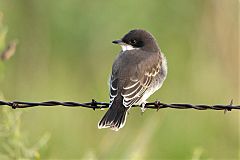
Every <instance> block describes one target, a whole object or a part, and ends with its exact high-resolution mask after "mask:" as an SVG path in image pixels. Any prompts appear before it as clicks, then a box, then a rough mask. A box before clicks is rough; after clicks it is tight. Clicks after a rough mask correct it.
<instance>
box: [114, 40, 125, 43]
mask: <svg viewBox="0 0 240 160" xmlns="http://www.w3.org/2000/svg"><path fill="white" fill-rule="evenodd" d="M112 43H114V44H122V43H123V41H122V40H115V41H112Z"/></svg>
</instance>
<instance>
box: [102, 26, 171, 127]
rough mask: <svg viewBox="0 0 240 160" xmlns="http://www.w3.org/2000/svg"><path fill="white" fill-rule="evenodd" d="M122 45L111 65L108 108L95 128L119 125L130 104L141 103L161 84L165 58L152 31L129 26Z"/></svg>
mask: <svg viewBox="0 0 240 160" xmlns="http://www.w3.org/2000/svg"><path fill="white" fill-rule="evenodd" d="M112 43H114V44H118V45H120V46H121V48H122V50H121V51H120V53H119V54H118V56H117V58H116V59H115V61H114V63H113V65H112V72H111V76H110V82H109V85H110V86H109V88H110V103H109V109H108V111H107V112H106V113H105V115H104V116H103V118H102V119H101V120H100V121H99V123H98V128H99V129H102V128H110V129H112V130H114V131H118V130H119V129H121V128H122V127H123V126H124V125H125V123H126V118H127V114H128V111H129V109H130V108H131V106H133V105H140V106H142V111H144V106H145V104H146V103H147V101H146V100H147V99H148V98H149V97H150V96H151V95H152V94H153V93H154V92H155V91H157V90H158V89H159V88H161V86H162V84H163V82H164V80H165V79H166V76H167V60H166V57H165V56H164V54H163V53H162V52H161V50H160V48H159V46H158V44H157V42H156V40H155V38H154V37H153V35H152V34H151V33H150V32H148V31H146V30H143V29H133V30H130V31H129V32H128V33H127V34H126V35H124V36H123V38H121V39H120V40H114V41H112Z"/></svg>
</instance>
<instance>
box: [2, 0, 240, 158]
mask: <svg viewBox="0 0 240 160" xmlns="http://www.w3.org/2000/svg"><path fill="white" fill-rule="evenodd" d="M238 6H239V5H238V2H237V0H225V1H224V0H181V1H179V0H142V1H137V0H132V1H129V0H121V1H119V0H111V1H110V0H108V1H99V0H95V1H86V0H72V1H67V0H51V1H49V0H41V1H36V0H35V1H32V0H24V1H19V0H11V1H7V0H0V11H1V12H2V13H3V14H4V24H5V25H4V27H1V28H2V29H0V30H2V32H1V34H0V35H2V36H1V37H2V38H0V46H1V47H2V48H1V47H0V50H1V49H3V48H4V47H6V41H8V39H15V38H17V39H18V40H19V44H18V46H17V50H16V53H15V55H14V56H13V57H12V58H11V59H10V60H9V61H5V62H4V63H3V62H0V76H2V78H1V79H0V90H1V91H2V93H4V96H5V97H6V99H8V100H10V101H11V100H21V101H45V100H60V101H65V100H66V101H79V102H86V101H90V100H91V99H92V98H95V99H96V100H98V101H108V100H109V96H108V91H109V89H108V85H107V81H108V77H109V73H110V71H111V65H112V62H113V60H114V58H115V57H116V55H117V54H118V52H119V51H120V48H119V47H117V46H115V45H112V44H111V41H112V40H115V39H118V38H120V37H121V36H122V35H123V34H125V33H126V32H128V31H129V30H130V29H133V28H143V29H146V30H148V31H150V32H151V33H152V34H153V35H154V36H155V38H156V39H157V41H158V43H159V45H160V48H161V50H162V51H163V52H164V53H165V55H166V57H167V59H168V68H169V72H168V77H167V79H166V81H165V83H164V84H163V87H162V88H161V90H160V91H158V92H157V93H155V94H154V95H153V96H152V97H151V98H150V99H149V101H154V100H156V99H158V100H161V101H163V102H166V103H171V102H172V103H175V102H179V103H181V102H183V103H185V102H186V103H197V104H199V103H207V104H218V103H219V104H227V103H229V102H230V100H231V99H234V104H239V103H240V101H239V93H238V87H239V78H238V76H239V66H238V65H239V62H238V61H239V55H238V46H239V40H238V39H239V38H238V35H239V34H238V32H239V31H238V30H239V25H238V17H237V15H238ZM6 25H7V27H6ZM6 33H7V40H6ZM3 37H4V38H3ZM3 68H4V69H3ZM4 110H5V111H4ZM4 110H1V112H0V117H1V121H0V124H1V125H5V124H6V123H8V124H11V125H12V126H8V127H9V128H13V129H11V134H9V135H10V137H1V138H2V139H1V142H0V146H1V148H0V153H1V154H2V155H5V156H9V157H10V156H12V157H14V156H15V157H16V158H21V157H22V158H33V159H34V158H37V157H38V154H39V155H40V157H41V158H42V159H80V158H83V159H171V160H174V159H231V160H235V159H237V158H238V159H239V157H238V156H239V151H240V149H239V130H238V128H239V113H238V112H237V111H232V112H228V113H227V114H225V115H224V114H223V112H220V111H219V112H218V111H194V110H171V109H166V110H160V111H159V112H155V111H154V110H147V111H146V112H145V113H144V115H143V116H141V114H140V110H139V109H137V108H134V109H131V111H130V113H129V115H128V120H127V123H126V126H125V127H124V128H123V129H122V130H120V131H119V132H112V131H110V130H107V129H105V130H104V129H103V130H98V129H97V122H98V121H99V119H100V118H101V117H102V116H103V114H104V113H105V111H104V112H103V111H92V110H88V109H83V108H64V107H52V108H51V107H48V108H46V107H35V108H29V109H25V110H24V112H23V114H20V113H19V111H18V110H17V111H16V110H14V111H13V112H12V111H10V110H9V109H4ZM20 115H22V116H20ZM19 116H20V117H21V118H20V119H19V118H18V117H19ZM8 117H10V118H8ZM9 119H10V120H9ZM15 120H16V121H21V124H22V125H21V127H20V126H18V125H19V123H20V122H19V123H14V124H13V123H10V122H11V121H15ZM14 125H17V126H14ZM14 128H15V129H14ZM19 128H21V129H19ZM5 131H6V129H4V132H5ZM15 132H16V133H15ZM45 133H50V134H51V140H50V141H49V142H48V143H47V145H46V148H45V147H41V145H40V149H39V147H37V149H36V148H35V147H34V146H35V145H32V144H35V143H37V144H38V141H39V140H40V141H41V138H39V137H42V135H44V134H45ZM43 137H44V136H43ZM43 139H44V138H43ZM44 141H45V140H43V142H44ZM40 143H41V142H40ZM44 143H45V142H44ZM3 144H4V145H6V146H9V147H3ZM8 148H10V149H9V150H8ZM11 150H16V151H17V152H14V153H11V152H10V151H11ZM36 153H37V154H36ZM11 154H14V155H11ZM18 156H19V157H18ZM0 159H2V158H0Z"/></svg>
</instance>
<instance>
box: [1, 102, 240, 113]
mask: <svg viewBox="0 0 240 160" xmlns="http://www.w3.org/2000/svg"><path fill="white" fill-rule="evenodd" d="M0 106H10V107H12V109H17V108H29V107H36V106H39V107H40V106H44V107H49V106H65V107H84V108H91V109H93V110H96V109H103V108H108V107H109V103H106V102H97V101H96V100H94V99H92V101H91V102H86V103H79V102H60V101H46V102H20V101H13V102H6V101H1V100H0ZM132 107H139V106H137V105H134V106H132ZM144 107H145V108H150V109H156V110H157V111H158V110H159V109H164V108H173V109H196V110H207V109H210V110H224V113H226V112H227V111H231V110H233V109H235V110H240V106H239V105H237V106H234V105H233V100H231V102H230V104H229V105H218V104H216V105H205V104H198V105H194V104H184V103H171V104H165V103H162V102H160V101H155V102H151V103H146V104H145V106H144Z"/></svg>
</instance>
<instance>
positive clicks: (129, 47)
mask: <svg viewBox="0 0 240 160" xmlns="http://www.w3.org/2000/svg"><path fill="white" fill-rule="evenodd" d="M121 47H122V51H130V50H133V49H137V48H134V47H133V46H131V45H128V44H122V45H121Z"/></svg>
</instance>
